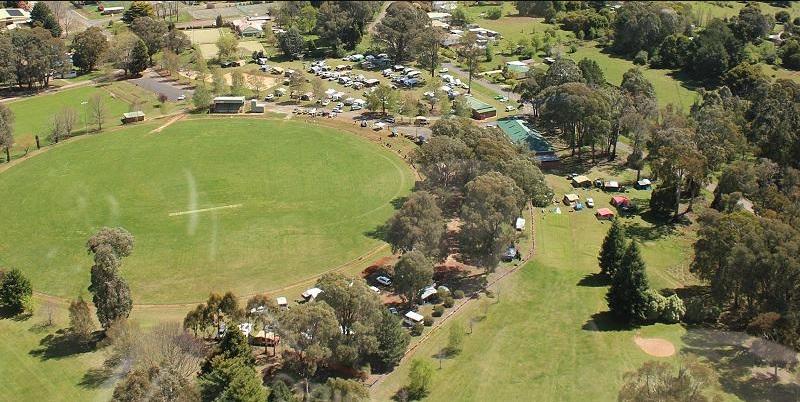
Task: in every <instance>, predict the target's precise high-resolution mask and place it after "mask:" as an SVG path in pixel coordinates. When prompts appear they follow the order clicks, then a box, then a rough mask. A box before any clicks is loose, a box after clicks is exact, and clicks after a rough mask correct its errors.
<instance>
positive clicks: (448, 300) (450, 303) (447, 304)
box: [442, 296, 456, 308]
mask: <svg viewBox="0 0 800 402" xmlns="http://www.w3.org/2000/svg"><path fill="white" fill-rule="evenodd" d="M442 303H443V304H444V306H445V307H447V308H450V307H453V305H454V304H456V302H455V301H454V300H453V298H452V297H450V296H447V297H445V298H444V301H443V302H442Z"/></svg>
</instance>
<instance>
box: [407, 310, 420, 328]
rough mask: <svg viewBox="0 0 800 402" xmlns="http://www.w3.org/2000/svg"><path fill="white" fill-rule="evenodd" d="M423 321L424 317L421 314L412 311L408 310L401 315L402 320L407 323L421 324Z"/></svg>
mask: <svg viewBox="0 0 800 402" xmlns="http://www.w3.org/2000/svg"><path fill="white" fill-rule="evenodd" d="M424 321H425V317H423V316H422V314H419V313H415V312H413V311H409V312H407V313H406V314H405V315H404V316H403V322H405V323H406V324H408V325H415V324H422V323H423V322H424Z"/></svg>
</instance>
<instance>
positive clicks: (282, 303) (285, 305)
mask: <svg viewBox="0 0 800 402" xmlns="http://www.w3.org/2000/svg"><path fill="white" fill-rule="evenodd" d="M275 301H277V302H278V308H280V309H282V310H288V309H289V301H288V300H286V298H285V297H282V296H281V297H278V298H276V299H275Z"/></svg>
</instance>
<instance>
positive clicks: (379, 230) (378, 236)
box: [364, 224, 388, 241]
mask: <svg viewBox="0 0 800 402" xmlns="http://www.w3.org/2000/svg"><path fill="white" fill-rule="evenodd" d="M387 229H388V228H387V227H386V224H381V225H378V226H376V227H375V228H374V229H370V230H367V231H366V232H364V236H367V237H369V238H370V239H375V240H380V241H386V232H387Z"/></svg>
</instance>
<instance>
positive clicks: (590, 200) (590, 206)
mask: <svg viewBox="0 0 800 402" xmlns="http://www.w3.org/2000/svg"><path fill="white" fill-rule="evenodd" d="M586 206H587V207H589V208H594V200H593V199H591V198H587V199H586Z"/></svg>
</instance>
